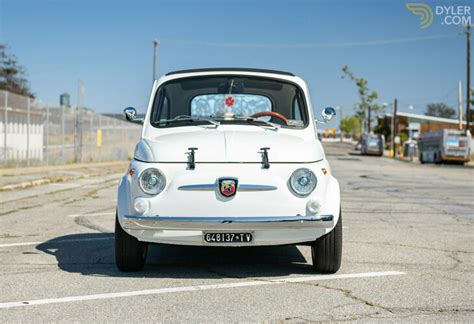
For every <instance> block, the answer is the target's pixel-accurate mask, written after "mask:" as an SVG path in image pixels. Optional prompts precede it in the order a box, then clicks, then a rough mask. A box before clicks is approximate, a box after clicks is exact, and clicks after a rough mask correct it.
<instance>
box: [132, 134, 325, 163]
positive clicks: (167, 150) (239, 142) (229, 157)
mask: <svg viewBox="0 0 474 324" xmlns="http://www.w3.org/2000/svg"><path fill="white" fill-rule="evenodd" d="M191 147H195V148H197V150H196V151H195V161H196V163H203V162H207V163H213V162H220V163H226V162H227V163H239V162H254V163H260V162H262V153H261V151H262V150H261V148H263V147H268V148H269V150H268V158H269V161H270V163H272V162H280V163H281V162H290V163H291V162H298V163H301V162H314V161H319V160H321V159H323V158H324V152H323V149H322V147H321V143H320V142H319V141H318V140H317V139H302V138H301V137H298V136H292V135H287V134H281V133H279V132H278V131H273V130H258V131H233V130H232V131H229V130H215V129H212V130H209V129H204V130H199V131H192V132H182V133H173V134H166V135H160V136H157V137H156V138H152V139H151V138H142V139H141V140H140V142H139V143H138V144H137V148H136V150H135V158H136V159H138V160H142V161H147V162H183V163H186V162H188V156H189V148H191Z"/></svg>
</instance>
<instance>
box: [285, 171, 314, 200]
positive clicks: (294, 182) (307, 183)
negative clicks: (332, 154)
mask: <svg viewBox="0 0 474 324" xmlns="http://www.w3.org/2000/svg"><path fill="white" fill-rule="evenodd" d="M289 184H290V188H291V190H292V191H293V193H294V194H295V195H296V196H298V197H307V196H309V194H311V193H312V192H313V191H314V189H315V188H316V185H317V184H318V178H317V177H316V175H315V174H314V173H313V171H311V170H309V169H306V168H301V169H297V170H295V171H294V172H293V174H292V175H291V177H290V180H289Z"/></svg>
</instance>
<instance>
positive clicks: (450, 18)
mask: <svg viewBox="0 0 474 324" xmlns="http://www.w3.org/2000/svg"><path fill="white" fill-rule="evenodd" d="M435 13H436V15H437V16H439V17H440V18H441V19H442V21H441V23H442V24H444V25H468V24H471V7H470V6H436V7H435Z"/></svg>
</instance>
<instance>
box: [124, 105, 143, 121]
mask: <svg viewBox="0 0 474 324" xmlns="http://www.w3.org/2000/svg"><path fill="white" fill-rule="evenodd" d="M123 113H124V114H125V119H126V120H127V121H129V122H132V123H137V124H143V118H138V117H137V111H136V110H135V108H133V107H127V108H125V109H124V110H123Z"/></svg>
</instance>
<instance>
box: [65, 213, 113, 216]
mask: <svg viewBox="0 0 474 324" xmlns="http://www.w3.org/2000/svg"><path fill="white" fill-rule="evenodd" d="M109 215H115V212H114V213H95V214H73V215H67V217H89V216H109Z"/></svg>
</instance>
